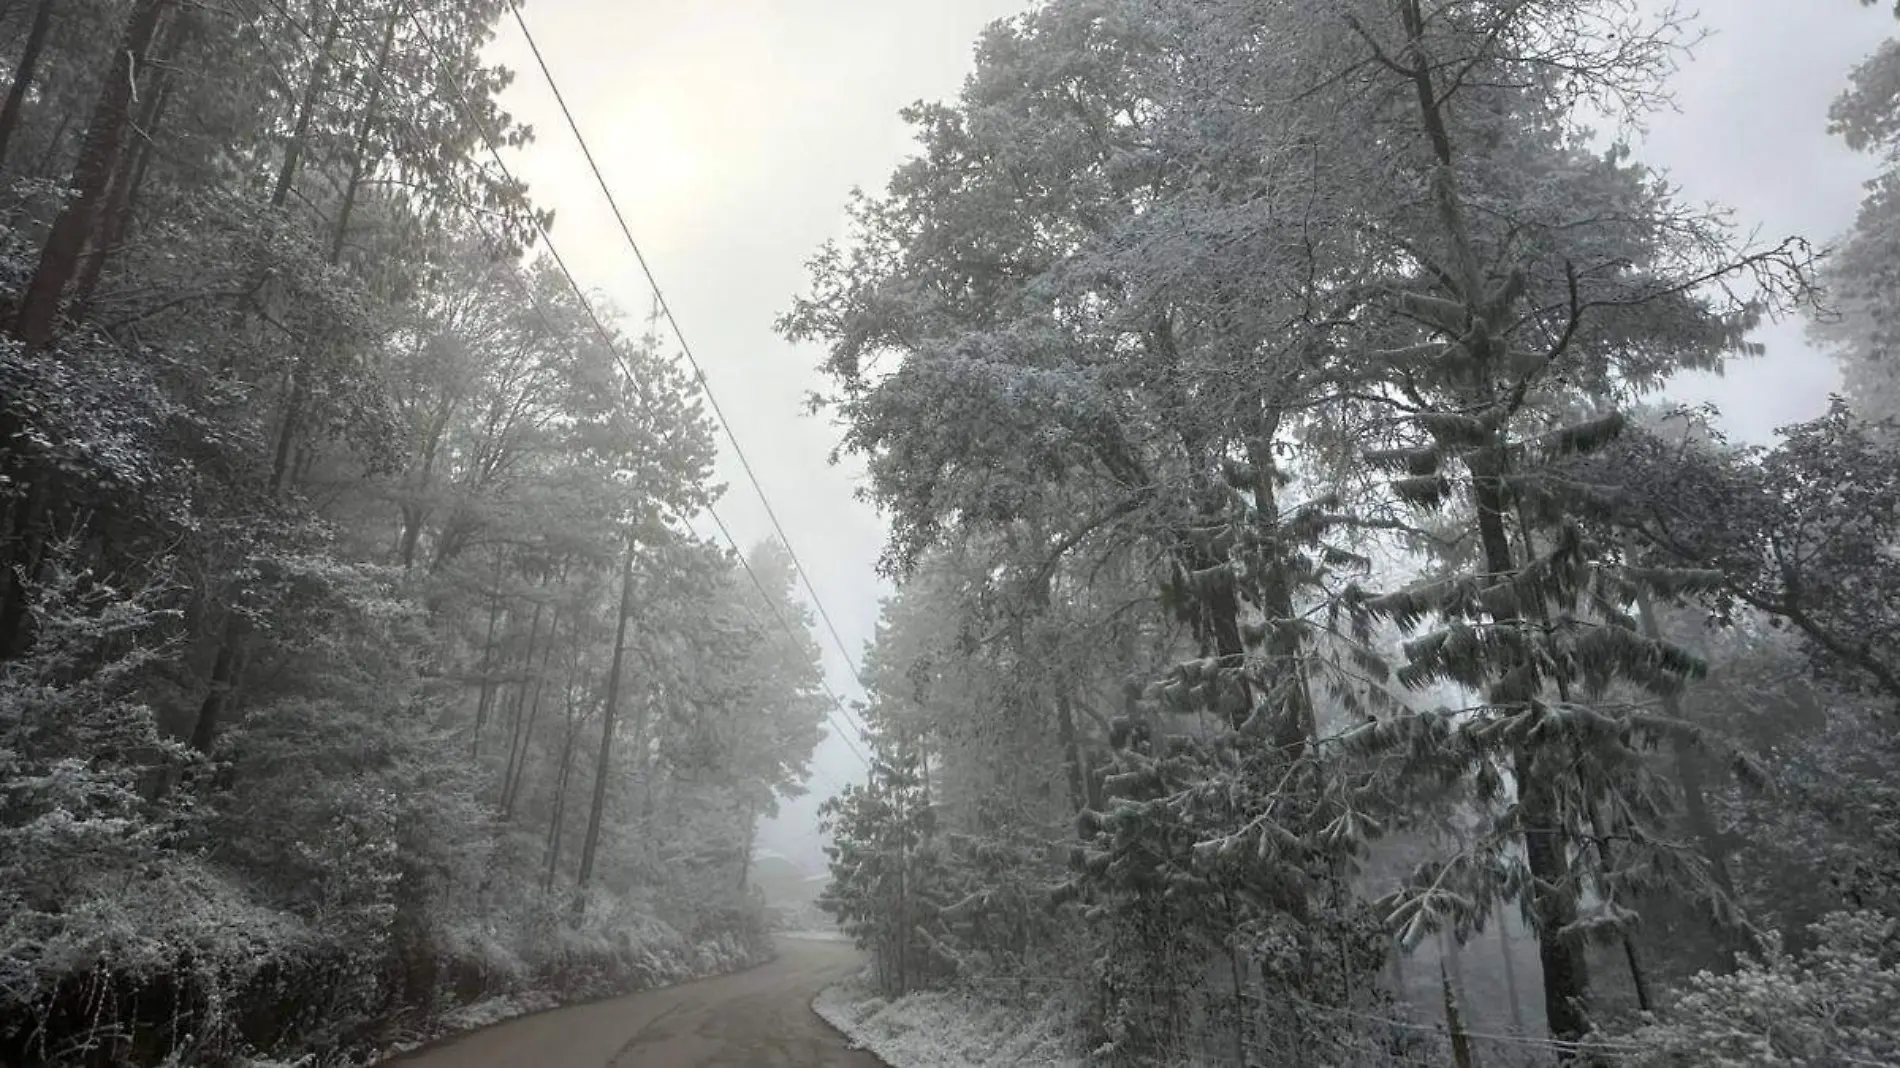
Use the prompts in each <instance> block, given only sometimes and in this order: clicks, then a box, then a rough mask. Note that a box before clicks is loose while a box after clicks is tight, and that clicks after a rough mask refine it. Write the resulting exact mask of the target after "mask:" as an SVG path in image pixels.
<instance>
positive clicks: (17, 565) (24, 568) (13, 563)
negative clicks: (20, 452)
mask: <svg viewBox="0 0 1900 1068" xmlns="http://www.w3.org/2000/svg"><path fill="white" fill-rule="evenodd" d="M10 421H11V420H9V422H10ZM0 445H4V446H6V447H8V448H11V446H12V442H11V441H10V440H5V439H0ZM25 482H26V496H25V497H24V498H22V499H21V500H20V501H19V502H18V503H16V504H15V505H14V506H13V521H12V524H11V529H10V530H9V531H8V534H7V546H6V552H5V553H0V565H3V566H4V567H5V568H6V571H5V573H4V574H0V661H4V660H11V659H13V658H14V657H17V656H19V655H20V654H21V653H22V652H24V651H25V650H26V647H27V645H28V644H30V641H29V634H28V631H29V630H30V628H29V627H28V626H27V622H28V620H27V601H28V600H29V597H28V594H27V589H26V580H27V579H28V578H30V577H31V576H33V575H34V574H35V573H36V572H38V570H39V556H40V550H41V547H42V546H43V545H45V538H46V536H45V533H44V531H42V530H41V520H42V519H43V517H44V516H45V514H46V511H47V498H48V497H49V496H50V491H49V490H48V488H47V485H46V479H45V478H44V477H40V478H27V479H25Z"/></svg>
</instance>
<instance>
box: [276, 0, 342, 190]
mask: <svg viewBox="0 0 1900 1068" xmlns="http://www.w3.org/2000/svg"><path fill="white" fill-rule="evenodd" d="M345 6H346V5H344V4H342V3H339V4H337V5H336V8H335V10H334V11H332V12H331V14H330V24H329V26H328V28H326V29H325V30H324V31H323V41H322V43H321V44H319V45H318V46H317V54H316V56H315V58H314V59H312V60H311V64H310V78H309V80H308V81H306V82H305V83H304V89H303V95H302V97H301V98H300V99H299V100H298V102H297V121H296V123H295V124H294V126H293V127H292V129H291V132H290V140H289V141H288V142H287V143H286V144H285V145H284V159H283V162H282V163H281V164H280V165H279V166H278V168H277V184H276V185H275V186H273V187H272V189H271V195H270V203H271V207H273V208H281V207H283V206H284V205H286V204H288V203H290V190H291V186H292V185H293V184H295V182H296V181H297V172H298V170H299V169H301V168H302V166H303V155H304V152H305V150H306V145H307V144H308V142H309V140H310V127H311V125H312V124H313V123H314V122H315V121H316V115H317V104H318V102H319V100H320V98H321V97H322V96H323V92H324V88H325V86H326V84H327V83H328V82H329V79H330V61H331V60H330V51H331V49H333V48H335V47H336V39H337V34H339V33H340V32H342V29H343V9H344V7H345Z"/></svg>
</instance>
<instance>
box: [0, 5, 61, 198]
mask: <svg viewBox="0 0 1900 1068" xmlns="http://www.w3.org/2000/svg"><path fill="white" fill-rule="evenodd" d="M54 2H55V0H40V6H38V7H36V8H34V9H33V23H32V25H30V26H29V27H27V31H26V46H25V47H24V48H22V49H20V59H19V62H17V63H15V64H14V65H13V84H12V85H10V86H8V87H7V100H6V103H5V104H0V167H4V166H5V165H6V162H7V146H8V145H9V144H11V143H12V141H13V133H14V131H15V130H17V129H19V126H20V113H21V112H22V111H23V110H25V108H26V94H27V91H28V90H30V89H32V87H33V78H34V76H35V75H37V74H38V73H39V67H40V53H41V52H43V51H45V49H46V35H47V31H48V30H51V29H52V28H53V4H54Z"/></svg>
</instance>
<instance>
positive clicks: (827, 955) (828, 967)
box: [387, 936, 882, 1068]
mask: <svg viewBox="0 0 1900 1068" xmlns="http://www.w3.org/2000/svg"><path fill="white" fill-rule="evenodd" d="M778 946H779V958H778V959H777V960H775V961H773V962H772V963H770V964H767V965H763V966H761V967H758V968H753V969H751V970H750V971H745V972H740V973H738V974H736V975H727V976H721V977H719V978H716V979H703V980H700V981H698V982H694V983H686V984H684V985H681V986H675V987H667V988H665V989H662V990H648V991H643V992H641V993H638V994H630V995H628V996H627V997H623V998H615V999H613V1000H611V1001H601V1002H596V1003H594V1004H591V1005H579V1006H575V1007H574V1008H571V1009H556V1010H554V1011H553V1012H544V1013H540V1014H538V1015H535V1016H527V1017H523V1018H521V1019H519V1020H511V1021H509V1022H507V1023H502V1024H497V1025H496V1026H494V1027H490V1028H486V1029H483V1030H481V1031H475V1032H472V1033H470V1034H467V1035H463V1036H461V1037H459V1038H454V1039H450V1040H448V1041H446V1042H442V1043H439V1044H437V1045H434V1046H431V1047H429V1048H428V1049H426V1050H423V1051H421V1052H418V1053H415V1054H412V1055H410V1056H408V1057H402V1058H398V1059H397V1060H394V1061H390V1062H388V1064H387V1068H398V1066H400V1068H520V1066H522V1065H533V1066H535V1068H880V1066H881V1064H882V1062H881V1061H879V1060H878V1059H877V1058H876V1057H873V1056H871V1055H870V1054H868V1053H863V1052H860V1051H856V1050H852V1049H850V1048H849V1047H848V1046H847V1045H846V1043H845V1039H844V1037H843V1036H842V1035H840V1034H838V1032H836V1031H834V1030H832V1029H831V1027H830V1025H828V1024H826V1023H825V1022H824V1021H823V1020H820V1019H819V1018H818V1017H817V1015H816V1014H815V1013H813V1012H812V1011H811V999H812V998H813V997H815V996H816V995H817V993H818V991H819V990H821V989H823V988H824V987H825V986H827V985H829V984H831V983H834V982H837V981H838V980H839V979H841V978H843V977H844V976H846V975H848V974H850V973H851V972H852V971H853V970H854V969H856V968H857V967H859V965H860V963H861V962H860V960H859V958H858V953H857V950H856V949H854V948H853V947H852V946H851V945H850V944H849V943H844V942H819V941H808V940H804V939H793V938H785V937H782V936H781V937H780V938H779V940H778Z"/></svg>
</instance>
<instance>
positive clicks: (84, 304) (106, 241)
mask: <svg viewBox="0 0 1900 1068" xmlns="http://www.w3.org/2000/svg"><path fill="white" fill-rule="evenodd" d="M198 23H199V18H198V14H197V12H195V11H187V12H186V13H185V14H183V15H180V16H179V18H178V24H177V28H176V29H175V30H174V31H173V32H172V34H171V35H170V39H169V40H167V41H166V42H165V44H164V46H163V52H164V54H163V55H162V56H160V57H159V58H158V59H157V60H156V61H155V63H153V64H148V65H151V66H156V67H157V68H158V69H157V71H156V72H155V73H154V74H153V76H152V84H150V85H147V86H146V87H145V100H144V103H143V104H141V105H140V108H139V115H138V119H137V121H136V122H134V123H133V130H132V132H133V135H134V136H135V137H136V138H137V139H138V140H137V142H136V144H135V146H134V147H133V149H132V156H131V159H130V161H129V163H128V165H127V166H122V167H120V168H118V170H117V171H116V172H115V173H114V174H113V176H112V184H111V186H110V187H109V188H108V189H107V190H106V204H105V208H104V213H103V214H104V221H103V224H102V226H101V227H100V232H99V234H98V236H97V237H96V238H95V239H94V240H93V242H92V243H91V245H89V246H88V247H87V249H86V255H85V262H84V263H83V264H82V265H81V267H80V270H79V282H78V285H77V286H76V287H75V289H74V291H73V309H74V317H75V318H83V317H84V316H85V314H86V309H87V308H88V307H90V306H91V304H92V296H93V293H94V291H96V290H97V289H98V288H99V279H100V277H101V276H102V275H104V274H105V269H106V263H107V261H108V260H110V259H111V258H112V253H113V251H114V250H115V249H117V248H118V247H119V246H120V245H121V244H123V243H124V241H125V235H126V234H127V232H129V231H130V230H131V222H132V204H133V202H134V200H135V199H136V198H137V197H138V193H139V189H140V188H141V187H142V186H143V185H144V184H145V175H146V174H147V173H148V172H149V171H150V170H151V164H152V136H153V134H155V133H157V131H158V127H159V124H160V123H161V122H162V121H164V117H165V110H166V108H168V107H169V106H170V105H171V99H172V70H173V66H174V64H175V63H176V62H177V60H178V57H179V55H180V54H181V53H182V52H183V51H184V48H185V45H186V43H187V42H188V41H189V40H190V38H191V37H192V35H193V34H195V33H196V32H197V28H198Z"/></svg>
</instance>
